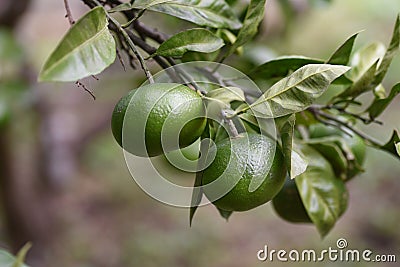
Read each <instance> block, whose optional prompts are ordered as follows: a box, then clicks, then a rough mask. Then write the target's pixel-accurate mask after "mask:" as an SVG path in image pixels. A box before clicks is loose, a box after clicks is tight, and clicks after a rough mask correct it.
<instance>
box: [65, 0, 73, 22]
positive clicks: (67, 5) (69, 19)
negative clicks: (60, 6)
mask: <svg viewBox="0 0 400 267" xmlns="http://www.w3.org/2000/svg"><path fill="white" fill-rule="evenodd" d="M64 6H65V11H66V12H67V14H66V15H65V16H66V17H67V18H68V22H69V24H70V25H71V26H72V25H73V24H74V23H75V20H74V19H73V18H72V13H71V9H70V7H69V2H68V0H64Z"/></svg>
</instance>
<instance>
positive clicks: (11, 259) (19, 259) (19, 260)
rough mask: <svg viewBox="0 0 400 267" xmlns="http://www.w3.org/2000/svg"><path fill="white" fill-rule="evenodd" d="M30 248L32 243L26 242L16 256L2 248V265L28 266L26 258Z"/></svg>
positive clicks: (0, 251)
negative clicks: (25, 261)
mask: <svg viewBox="0 0 400 267" xmlns="http://www.w3.org/2000/svg"><path fill="white" fill-rule="evenodd" d="M30 248H31V244H30V243H28V244H26V245H25V246H24V247H23V248H21V250H20V251H19V252H18V254H17V255H16V256H14V255H12V254H10V253H9V252H7V251H5V250H2V249H0V267H28V265H26V264H25V263H24V260H25V257H26V254H27V253H28V251H29V249H30Z"/></svg>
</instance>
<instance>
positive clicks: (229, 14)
mask: <svg viewBox="0 0 400 267" xmlns="http://www.w3.org/2000/svg"><path fill="white" fill-rule="evenodd" d="M133 7H134V8H136V9H148V10H152V11H156V12H160V13H164V14H168V15H171V16H174V17H177V18H180V19H183V20H187V21H190V22H193V23H195V24H197V25H201V26H208V27H212V28H229V29H239V28H240V27H241V26H242V24H241V23H240V21H239V20H238V19H237V17H236V15H235V14H234V13H233V11H232V9H231V7H230V6H229V5H228V4H227V3H226V2H225V1H224V0H214V1H208V0H173V1H168V0H164V1H162V0H161V1H160V0H152V1H151V0H150V1H149V0H137V1H135V3H134V5H133Z"/></svg>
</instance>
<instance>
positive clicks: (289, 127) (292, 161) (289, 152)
mask: <svg viewBox="0 0 400 267" xmlns="http://www.w3.org/2000/svg"><path fill="white" fill-rule="evenodd" d="M295 123H296V116H295V114H291V115H288V116H285V117H281V118H278V119H276V125H277V128H278V130H279V132H280V136H281V141H282V152H283V156H284V158H285V163H286V168H287V169H288V173H289V176H290V178H291V179H293V178H295V177H296V176H298V175H300V174H302V173H303V172H304V171H305V170H306V168H307V162H305V161H304V160H303V159H302V157H301V156H300V155H299V154H298V153H296V152H295V151H293V136H294V126H295Z"/></svg>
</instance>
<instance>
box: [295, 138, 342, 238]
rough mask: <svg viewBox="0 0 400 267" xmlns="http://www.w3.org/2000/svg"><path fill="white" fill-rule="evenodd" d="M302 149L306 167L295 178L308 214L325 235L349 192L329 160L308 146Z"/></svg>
mask: <svg viewBox="0 0 400 267" xmlns="http://www.w3.org/2000/svg"><path fill="white" fill-rule="evenodd" d="M301 151H302V153H303V155H304V156H305V158H306V160H307V161H308V167H307V170H306V172H304V173H303V174H301V175H299V176H298V177H297V178H296V179H294V180H295V182H296V185H297V188H298V190H299V194H300V197H301V199H302V201H303V204H304V207H305V208H306V211H307V214H308V216H309V217H310V219H311V221H312V222H313V223H314V225H315V226H316V227H317V229H318V232H319V233H320V235H321V236H322V237H324V236H326V235H327V234H328V233H329V231H330V230H331V229H332V228H333V226H334V225H335V223H336V221H337V220H338V218H339V217H340V216H341V215H342V214H343V213H344V211H345V210H346V208H347V200H348V193H347V190H346V187H345V185H344V182H343V181H342V180H340V179H338V178H336V177H335V175H334V173H333V170H332V168H331V166H330V165H329V162H328V161H326V160H325V159H324V158H323V157H322V156H321V155H320V154H319V153H318V152H316V151H315V150H314V149H312V148H311V147H308V146H302V147H301Z"/></svg>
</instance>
